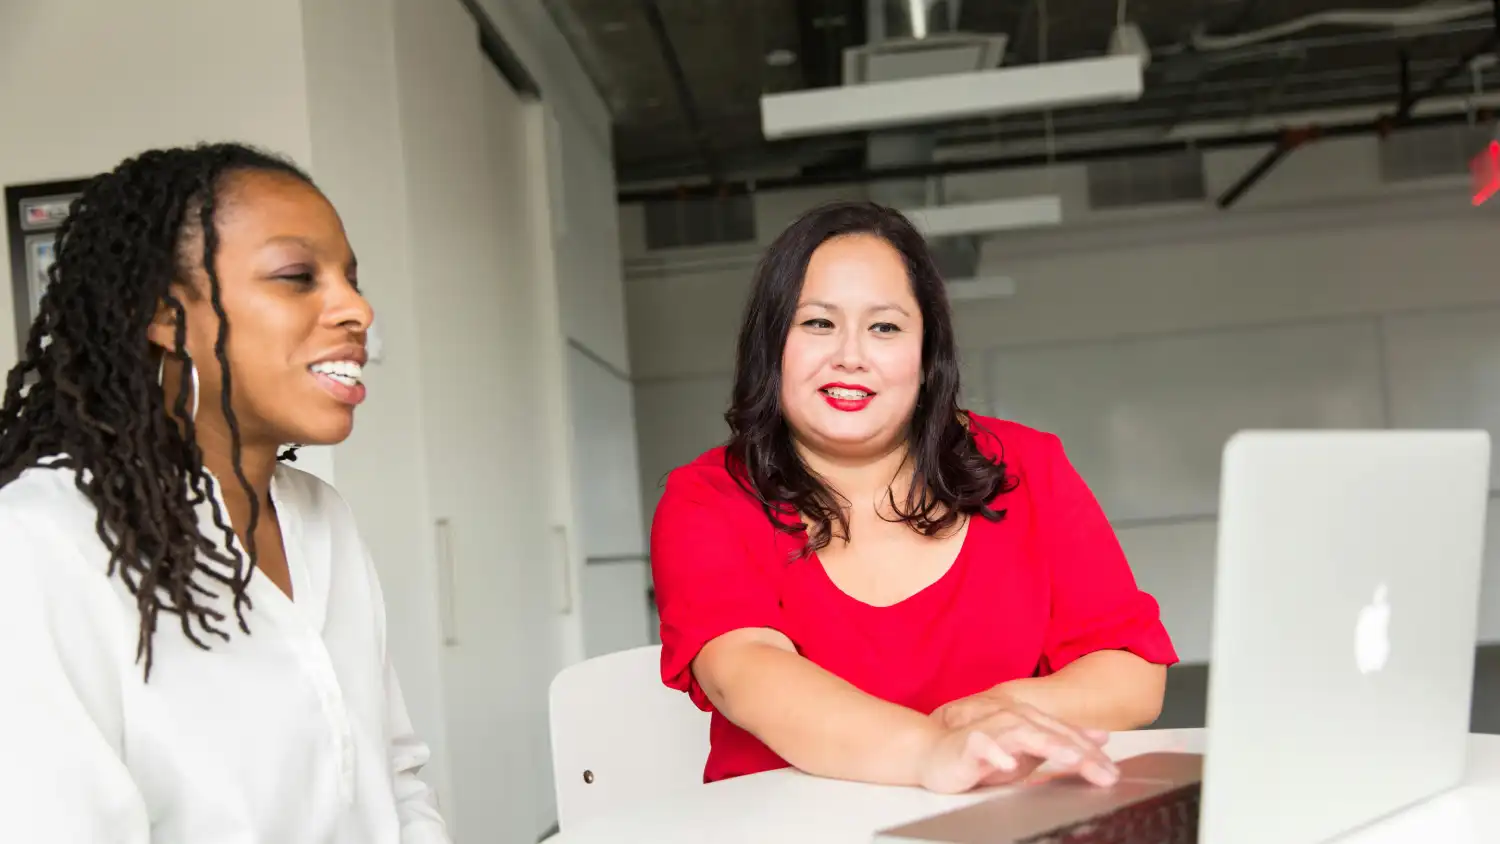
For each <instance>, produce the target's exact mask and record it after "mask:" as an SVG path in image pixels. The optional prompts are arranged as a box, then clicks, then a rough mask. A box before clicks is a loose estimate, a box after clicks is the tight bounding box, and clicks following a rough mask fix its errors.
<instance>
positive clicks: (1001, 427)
mask: <svg viewBox="0 0 1500 844" xmlns="http://www.w3.org/2000/svg"><path fill="white" fill-rule="evenodd" d="M968 421H969V431H970V432H971V433H972V434H973V435H974V443H975V445H977V446H979V452H980V453H981V454H983V455H984V456H985V457H987V458H989V459H990V460H993V461H997V462H1004V463H1005V467H1006V470H1007V471H1010V472H1019V473H1025V472H1026V470H1027V469H1028V468H1030V469H1032V470H1037V469H1045V468H1046V467H1047V466H1049V465H1051V464H1052V463H1053V462H1054V461H1056V460H1057V459H1058V458H1059V457H1060V456H1061V455H1062V441H1061V440H1060V439H1058V437H1057V435H1056V434H1052V433H1049V432H1047V431H1042V430H1039V429H1036V428H1030V427H1027V426H1025V425H1022V424H1021V423H1019V422H1012V421H1010V420H1008V419H997V418H995V417H992V416H981V415H979V414H977V413H969V414H968Z"/></svg>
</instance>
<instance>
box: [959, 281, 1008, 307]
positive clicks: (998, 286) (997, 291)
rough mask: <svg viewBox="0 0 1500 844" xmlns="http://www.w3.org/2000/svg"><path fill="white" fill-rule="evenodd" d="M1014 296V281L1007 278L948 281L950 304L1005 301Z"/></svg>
mask: <svg viewBox="0 0 1500 844" xmlns="http://www.w3.org/2000/svg"><path fill="white" fill-rule="evenodd" d="M1014 295H1016V280H1015V279H1013V278H1009V277H1007V276H986V277H981V278H962V279H949V280H948V301H950V302H977V301H980V300H983V299H1006V298H1009V297H1011V296H1014Z"/></svg>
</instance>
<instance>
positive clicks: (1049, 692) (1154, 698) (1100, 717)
mask: <svg viewBox="0 0 1500 844" xmlns="http://www.w3.org/2000/svg"><path fill="white" fill-rule="evenodd" d="M1166 677H1167V669H1166V667H1165V666H1162V665H1155V664H1153V663H1149V662H1147V661H1145V660H1144V659H1141V658H1140V657H1138V656H1136V655H1135V654H1132V653H1129V652H1126V651H1098V652H1096V653H1091V654H1088V655H1086V656H1083V657H1080V658H1078V659H1076V660H1074V661H1073V662H1071V663H1069V664H1068V665H1066V666H1064V667H1063V668H1062V669H1061V670H1060V671H1058V672H1056V673H1055V674H1050V675H1048V676H1046V677H1028V678H1025V679H1021V680H1012V681H1010V682H1008V683H1003V684H1001V685H1000V687H999V688H1000V690H1002V691H1004V692H1005V693H1007V694H1009V695H1011V696H1013V697H1015V698H1017V699H1018V700H1020V701H1021V702H1023V703H1026V704H1029V705H1031V706H1034V707H1036V708H1037V709H1040V710H1041V711H1043V712H1045V713H1047V714H1049V715H1051V716H1052V717H1054V718H1057V719H1059V720H1062V721H1065V722H1067V723H1069V724H1073V725H1074V726H1078V727H1091V728H1094V729H1100V730H1112V731H1115V730H1133V729H1137V728H1140V727H1144V726H1146V725H1148V724H1150V723H1151V722H1153V721H1155V720H1156V718H1157V716H1158V715H1160V714H1161V704H1162V695H1163V692H1164V691H1165V689H1166Z"/></svg>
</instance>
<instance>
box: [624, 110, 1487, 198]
mask: <svg viewBox="0 0 1500 844" xmlns="http://www.w3.org/2000/svg"><path fill="white" fill-rule="evenodd" d="M1494 118H1495V114H1494V112H1492V111H1490V110H1488V109H1483V110H1480V111H1478V112H1476V114H1475V116H1474V118H1473V119H1475V120H1493V119H1494ZM1469 121H1470V116H1469V115H1468V114H1467V113H1464V112H1454V113H1451V114H1438V115H1429V116H1425V117H1411V118H1409V119H1408V120H1407V121H1406V123H1405V124H1403V125H1404V126H1408V127H1412V128H1417V127H1424V126H1454V125H1458V124H1461V123H1468V122H1469ZM1303 131H1306V130H1303ZM1316 131H1317V136H1318V137H1319V138H1351V137H1361V136H1365V135H1377V134H1379V133H1380V128H1379V126H1378V124H1377V123H1374V122H1371V121H1368V120H1366V121H1359V122H1355V123H1342V124H1332V125H1327V126H1322V127H1319V128H1318V129H1317V130H1316ZM1286 134H1287V130H1276V131H1268V132H1251V133H1245V134H1240V135H1226V136H1222V137H1211V138H1197V139H1192V140H1182V141H1158V142H1151V143H1144V144H1127V145H1118V146H1101V147H1095V148H1092V149H1077V150H1057V151H1056V152H1052V153H1034V154H1028V155H1013V156H997V157H988V158H975V159H960V160H954V161H931V162H924V163H922V164H918V165H906V166H901V167H884V168H880V169H871V168H850V169H844V170H831V171H827V172H819V173H815V174H798V175H791V176H772V177H769V178H762V179H750V178H747V179H736V180H732V181H727V182H723V183H721V184H718V185H710V184H697V185H679V186H674V187H667V188H646V189H635V190H622V191H620V192H619V193H618V194H617V196H616V199H617V201H618V202H619V203H620V204H621V205H630V204H634V203H641V202H662V201H672V200H679V199H700V198H709V197H715V196H723V195H726V194H745V193H770V192H774V191H786V190H805V189H807V188H815V187H828V186H832V185H849V184H860V183H864V182H879V181H884V180H888V179H924V178H936V177H941V176H954V175H959V174H962V173H977V172H984V171H994V170H1015V169H1021V168H1028V167H1046V166H1049V165H1052V164H1077V163H1086V162H1090V161H1107V160H1112V159H1119V158H1127V157H1133V156H1148V155H1162V154H1170V153H1181V152H1191V151H1194V150H1198V151H1202V152H1211V151H1216V150H1227V149H1244V148H1246V147H1261V146H1265V145H1266V144H1278V143H1281V141H1282V139H1283V136H1284V135H1286Z"/></svg>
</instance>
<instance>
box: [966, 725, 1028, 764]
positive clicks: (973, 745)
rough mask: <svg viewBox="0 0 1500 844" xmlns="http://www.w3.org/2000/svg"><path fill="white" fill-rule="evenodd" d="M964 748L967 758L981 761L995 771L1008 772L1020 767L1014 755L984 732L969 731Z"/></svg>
mask: <svg viewBox="0 0 1500 844" xmlns="http://www.w3.org/2000/svg"><path fill="white" fill-rule="evenodd" d="M964 749H965V751H966V752H967V755H968V757H969V758H971V759H975V760H978V761H980V762H983V763H984V764H985V765H988V766H989V767H991V768H993V769H994V770H996V771H1003V772H1006V773H1010V772H1012V771H1015V770H1016V769H1017V768H1018V767H1020V762H1019V761H1018V760H1017V759H1016V757H1015V755H1013V754H1012V753H1010V752H1009V751H1007V750H1006V749H1005V748H1003V747H1001V746H1000V743H999V742H997V741H995V739H994V738H993V737H992V736H989V735H986V734H985V733H981V732H973V733H969V740H968V743H967V744H966V745H965V747H964ZM986 773H988V772H986Z"/></svg>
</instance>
